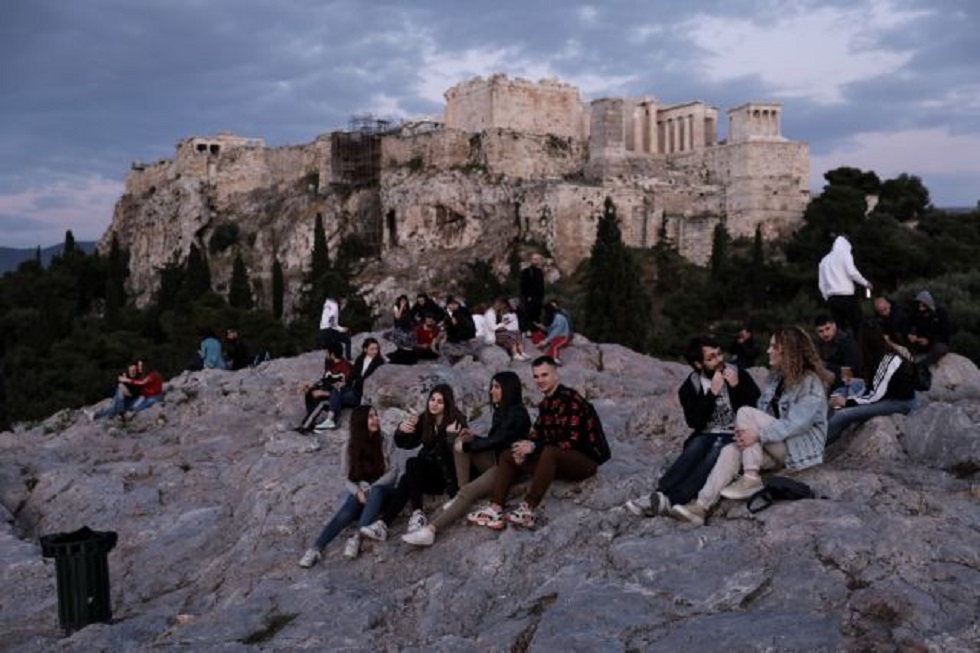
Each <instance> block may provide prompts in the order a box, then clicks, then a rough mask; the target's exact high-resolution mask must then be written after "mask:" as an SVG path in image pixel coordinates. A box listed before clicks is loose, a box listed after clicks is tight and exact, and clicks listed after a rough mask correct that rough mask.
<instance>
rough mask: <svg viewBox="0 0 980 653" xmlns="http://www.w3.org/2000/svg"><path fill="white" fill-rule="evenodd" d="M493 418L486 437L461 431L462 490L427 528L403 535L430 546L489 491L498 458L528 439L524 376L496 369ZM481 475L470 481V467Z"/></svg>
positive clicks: (457, 457) (456, 449)
mask: <svg viewBox="0 0 980 653" xmlns="http://www.w3.org/2000/svg"><path fill="white" fill-rule="evenodd" d="M490 406H491V408H492V410H493V419H492V421H491V424H490V430H489V431H488V432H487V434H486V436H485V437H476V435H475V434H474V433H473V432H472V431H471V430H470V429H468V428H464V429H462V430H461V431H460V433H459V435H458V436H457V438H456V441H455V443H454V444H453V460H454V462H455V467H456V479H457V482H458V483H459V485H460V488H459V492H458V493H457V494H456V496H455V498H453V499H452V500H451V501H450V502H449V503H447V504H446V505H444V506H443V509H442V510H441V511H440V512H439V514H438V515H436V517H435V518H434V519H433V520H432V521H431V522H430V523H429V524H428V525H427V526H425V527H423V528H420V529H418V530H416V531H413V532H411V533H406V534H405V535H402V540H404V541H405V542H407V543H409V544H412V545H415V546H431V545H432V543H433V542H435V540H436V534H437V533H438V532H439V531H441V530H443V529H444V528H446V527H447V526H449V525H450V524H452V523H453V522H455V521H456V520H458V519H459V518H460V517H462V516H463V515H465V514H466V511H467V510H468V509H469V507H470V506H472V505H473V503H475V502H476V501H478V500H480V499H483V498H484V497H486V496H487V495H489V494H490V491H491V490H492V489H493V484H494V481H495V479H496V477H497V475H496V472H497V467H496V465H497V460H498V458H499V457H500V456H501V455H502V454H503V452H505V451H507V450H508V449H509V448H510V447H511V445H512V444H514V443H515V442H517V441H519V440H524V439H526V438H527V435H528V431H529V430H530V428H531V417H530V416H529V415H528V413H527V408H525V407H524V397H523V393H522V391H521V379H520V377H518V376H517V374H515V373H514V372H510V371H504V372H497V373H496V374H494V375H493V379H492V380H491V381H490ZM474 468H475V469H476V470H477V472H479V476H477V478H476V479H475V480H473V481H470V472H471V469H474Z"/></svg>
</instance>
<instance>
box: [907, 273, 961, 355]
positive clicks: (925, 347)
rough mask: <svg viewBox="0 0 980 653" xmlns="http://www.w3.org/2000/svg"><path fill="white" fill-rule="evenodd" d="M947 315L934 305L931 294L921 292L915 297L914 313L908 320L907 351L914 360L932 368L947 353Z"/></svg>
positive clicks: (948, 326)
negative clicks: (909, 351) (910, 352)
mask: <svg viewBox="0 0 980 653" xmlns="http://www.w3.org/2000/svg"><path fill="white" fill-rule="evenodd" d="M951 330H952V329H951V328H950V320H949V313H947V312H946V309H945V308H943V307H942V306H939V305H938V304H936V300H935V299H933V297H932V293H930V292H929V291H928V290H923V291H922V292H920V293H919V294H918V295H916V296H915V311H914V312H913V313H912V316H911V318H910V319H909V333H908V342H909V349H910V350H911V351H912V354H913V355H914V356H915V358H916V360H923V361H924V362H925V363H926V364H927V365H929V366H930V367H932V366H933V365H935V364H936V363H937V362H939V359H940V358H942V357H943V356H945V355H946V354H948V353H949V339H950V332H951Z"/></svg>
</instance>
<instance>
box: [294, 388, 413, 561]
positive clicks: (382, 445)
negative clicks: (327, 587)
mask: <svg viewBox="0 0 980 653" xmlns="http://www.w3.org/2000/svg"><path fill="white" fill-rule="evenodd" d="M392 453H393V449H392V441H391V439H390V438H386V437H385V436H384V434H383V433H382V432H381V419H380V418H379V417H378V411H377V410H375V409H374V408H373V407H371V406H358V407H357V408H355V409H354V410H353V412H352V413H351V418H350V436H349V437H348V439H347V442H346V443H345V445H344V446H343V447H342V448H341V450H340V473H341V475H342V477H343V479H344V485H345V487H346V489H347V497H346V499H345V500H344V503H342V504H341V506H340V508H339V509H338V510H337V512H336V513H334V516H333V517H332V518H331V519H330V521H329V522H327V525H326V526H324V527H323V531H322V532H321V533H320V536H319V537H318V538H316V541H315V542H314V543H313V546H311V547H310V548H309V549H307V550H306V552H305V553H304V554H303V557H302V558H300V559H299V566H300V567H306V568H308V567H312V566H313V565H315V564H316V563H317V562H319V560H320V558H321V557H322V556H323V549H324V548H326V546H327V544H329V543H330V542H331V541H332V540H333V539H334V538H335V537H337V535H339V534H340V532H341V531H342V530H344V528H345V527H346V526H347V525H348V524H352V523H355V522H356V524H357V527H358V530H357V531H355V533H354V534H353V535H351V536H350V538H348V540H347V542H346V544H345V545H344V555H345V556H346V557H348V558H356V557H357V554H358V553H360V550H361V537H362V531H368V530H369V529H368V526H369V525H370V524H372V523H374V522H375V521H376V520H377V517H378V515H379V514H380V513H381V510H382V509H383V508H384V505H385V503H386V501H388V500H389V499H390V497H391V496H392V494H393V493H394V489H395V486H394V484H395V479H396V478H398V465H397V463H396V462H395V458H394V456H393V455H392ZM370 534H371V535H374V533H373V531H371V533H370ZM385 535H386V534H385ZM375 539H384V538H375Z"/></svg>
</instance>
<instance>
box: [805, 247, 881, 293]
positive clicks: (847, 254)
mask: <svg viewBox="0 0 980 653" xmlns="http://www.w3.org/2000/svg"><path fill="white" fill-rule="evenodd" d="M817 271H818V282H819V284H820V294H821V295H823V298H824V300H826V299H827V298H828V297H830V296H831V295H853V294H854V283H855V282H857V283H859V284H861V285H862V286H869V287H870V286H871V282H869V281H868V280H867V279H865V278H864V277H863V276H862V275H861V273H860V272H858V269H857V267H856V266H855V265H854V257H853V256H851V243H849V242H848V241H847V238H844V237H843V236H837V238H836V239H835V240H834V245H833V246H832V247H831V248H830V253H829V254H827V255H826V256H824V257H823V259H821V260H820V267H819V268H818V270H817Z"/></svg>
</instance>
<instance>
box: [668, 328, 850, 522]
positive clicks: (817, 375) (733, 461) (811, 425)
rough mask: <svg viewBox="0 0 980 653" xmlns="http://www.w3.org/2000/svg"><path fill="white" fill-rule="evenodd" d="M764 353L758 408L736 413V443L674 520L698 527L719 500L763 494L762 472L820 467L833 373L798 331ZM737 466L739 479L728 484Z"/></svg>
mask: <svg viewBox="0 0 980 653" xmlns="http://www.w3.org/2000/svg"><path fill="white" fill-rule="evenodd" d="M768 354H769V378H768V380H767V382H766V387H765V389H764V390H763V391H762V395H761V396H760V397H759V403H758V408H752V407H750V406H743V407H742V408H739V410H738V412H737V413H736V414H735V441H734V442H733V443H732V444H729V445H726V446H725V447H724V448H723V449H722V450H721V452H720V453H719V454H718V461H717V462H716V463H715V466H714V467H713V468H712V470H711V474H709V475H708V480H707V481H706V482H705V484H704V487H702V488H701V491H700V492H698V496H697V499H695V500H694V501H691V502H690V503H687V504H684V505H677V506H674V507H673V508H672V510H671V514H672V515H673V516H674V517H677V518H678V519H683V520H686V521H689V522H691V523H693V524H697V525H699V526H700V525H701V524H703V523H704V520H705V517H706V515H707V513H708V511H709V510H710V509H711V508H712V507H713V506H714V505H715V503H717V502H718V499H719V497H725V498H726V499H733V500H737V501H743V500H745V499H748V498H749V497H751V496H752V495H753V494H755V493H756V492H757V491H759V490H761V489H762V487H763V484H762V477H761V475H760V473H761V471H762V470H763V469H766V470H775V469H779V468H782V467H786V468H787V469H791V470H800V469H806V468H808V467H813V466H814V465H819V464H820V463H822V462H823V451H824V444H825V442H826V439H827V389H828V388H829V387H830V384H831V383H832V382H833V380H834V374H833V373H832V372H830V371H828V370H827V368H825V367H824V365H823V362H822V361H821V360H820V355H819V354H818V353H817V350H816V348H815V347H814V345H813V341H812V340H810V337H809V336H808V335H807V334H806V332H805V331H804V330H803V329H801V328H799V327H780V328H778V329H776V330H775V332H773V335H772V338H770V340H769V349H768ZM740 466H741V467H742V470H743V472H742V476H741V478H739V479H738V480H737V481H735V482H732V479H734V478H735V475H736V474H737V473H738V469H739V467H740Z"/></svg>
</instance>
